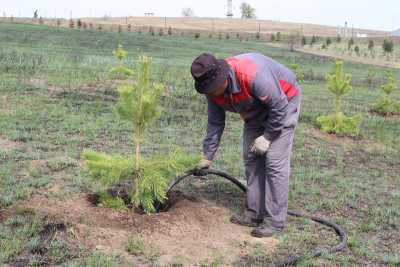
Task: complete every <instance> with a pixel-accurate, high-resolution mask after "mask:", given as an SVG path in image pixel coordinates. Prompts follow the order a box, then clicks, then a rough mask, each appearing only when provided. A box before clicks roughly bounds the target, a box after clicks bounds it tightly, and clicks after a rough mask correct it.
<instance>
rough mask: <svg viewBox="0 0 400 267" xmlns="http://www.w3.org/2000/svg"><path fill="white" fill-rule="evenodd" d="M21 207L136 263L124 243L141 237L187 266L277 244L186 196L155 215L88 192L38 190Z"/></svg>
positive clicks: (164, 258)
mask: <svg viewBox="0 0 400 267" xmlns="http://www.w3.org/2000/svg"><path fill="white" fill-rule="evenodd" d="M22 205H23V206H24V207H25V208H29V209H33V210H34V211H35V212H36V213H39V214H41V215H45V216H52V217H55V218H57V219H58V220H60V221H62V222H64V223H65V224H66V225H67V226H68V227H69V228H70V231H71V232H72V233H74V235H75V237H76V238H77V239H78V240H79V241H80V242H81V243H82V244H84V245H85V247H87V248H89V249H99V250H101V251H102V252H105V253H108V254H115V253H117V254H120V255H123V256H125V257H126V258H127V259H128V260H131V261H132V262H134V261H135V260H136V259H135V257H132V256H131V255H129V254H128V253H127V252H126V246H127V244H128V241H129V240H130V239H132V238H137V237H140V238H141V239H143V240H144V241H145V242H146V243H148V244H149V245H151V246H152V247H154V248H156V249H157V251H158V252H159V259H158V261H159V262H160V263H162V264H171V263H174V262H176V260H177V259H179V263H182V264H184V266H188V265H189V266H193V265H197V264H200V263H204V262H212V261H213V260H215V259H219V260H220V261H222V262H221V263H222V264H223V265H230V264H232V262H233V261H235V260H237V259H238V258H239V257H240V256H241V255H243V254H244V253H246V252H248V249H249V248H251V247H253V246H255V245H258V246H260V245H261V246H263V247H264V248H265V250H267V251H268V250H269V251H271V250H272V249H273V248H274V247H275V246H276V244H277V243H278V241H277V240H276V239H273V238H265V239H257V238H253V237H251V236H250V228H247V227H240V226H237V225H233V224H231V223H230V222H229V215H230V214H229V211H228V210H227V209H224V208H221V207H216V206H213V205H212V204H211V203H208V202H206V201H205V200H195V199H188V198H186V197H183V198H181V199H180V200H178V201H177V203H175V205H174V206H173V207H171V209H170V210H169V211H168V212H163V213H159V214H151V215H139V214H132V213H131V211H115V210H111V209H107V208H101V207H96V206H94V205H93V204H91V203H90V202H89V201H88V200H87V195H86V194H76V195H72V196H70V197H67V198H65V199H56V198H52V197H48V196H46V194H36V195H34V196H33V197H32V198H31V199H29V200H28V201H26V202H24V203H23V204H22Z"/></svg>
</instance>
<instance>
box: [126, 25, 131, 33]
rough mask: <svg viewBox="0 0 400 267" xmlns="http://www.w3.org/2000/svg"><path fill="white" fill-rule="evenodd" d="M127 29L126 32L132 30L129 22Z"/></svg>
mask: <svg viewBox="0 0 400 267" xmlns="http://www.w3.org/2000/svg"><path fill="white" fill-rule="evenodd" d="M127 31H128V32H131V31H132V25H131V24H128V26H127Z"/></svg>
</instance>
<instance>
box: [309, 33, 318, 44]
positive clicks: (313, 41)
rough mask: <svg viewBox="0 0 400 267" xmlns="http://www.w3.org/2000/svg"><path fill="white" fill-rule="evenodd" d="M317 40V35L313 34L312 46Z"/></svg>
mask: <svg viewBox="0 0 400 267" xmlns="http://www.w3.org/2000/svg"><path fill="white" fill-rule="evenodd" d="M316 42H317V37H316V36H315V35H313V36H312V37H311V41H310V46H313V45H314V44H315V43H316Z"/></svg>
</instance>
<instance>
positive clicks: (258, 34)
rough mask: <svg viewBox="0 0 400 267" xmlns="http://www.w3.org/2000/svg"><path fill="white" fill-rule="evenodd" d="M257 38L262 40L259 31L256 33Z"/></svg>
mask: <svg viewBox="0 0 400 267" xmlns="http://www.w3.org/2000/svg"><path fill="white" fill-rule="evenodd" d="M256 39H257V40H260V32H257V33H256Z"/></svg>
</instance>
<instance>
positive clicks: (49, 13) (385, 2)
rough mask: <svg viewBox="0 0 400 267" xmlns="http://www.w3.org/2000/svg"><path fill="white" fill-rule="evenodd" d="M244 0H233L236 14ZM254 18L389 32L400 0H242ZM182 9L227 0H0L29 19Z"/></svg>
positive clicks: (398, 24) (204, 8)
mask: <svg viewBox="0 0 400 267" xmlns="http://www.w3.org/2000/svg"><path fill="white" fill-rule="evenodd" d="M242 2H243V1H242V0H241V1H236V0H233V6H234V9H233V10H234V16H235V17H239V16H240V11H239V6H240V4H241V3H242ZM245 2H247V3H249V4H250V5H252V6H253V7H254V8H255V9H256V15H257V17H258V18H259V19H272V20H281V21H292V22H306V23H316V24H324V25H332V26H338V25H343V24H344V22H345V21H348V24H349V26H352V25H354V27H359V28H368V29H378V30H393V29H398V28H400V0H297V1H296V0H274V1H272V0H246V1H245ZM182 8H192V9H193V10H194V13H195V15H196V16H199V17H224V16H225V14H226V8H227V0H200V1H199V0H198V1H196V0H183V1H175V0H169V1H168V0H145V1H143V0H142V1H138V0H130V1H128V0H113V1H101V0H34V1H33V0H0V15H1V16H3V14H4V12H5V13H6V14H7V16H9V15H13V16H15V17H17V16H27V17H32V16H33V12H34V10H35V9H38V10H39V15H40V16H43V17H54V16H57V17H67V18H69V16H70V12H71V11H72V16H73V17H84V16H104V15H105V14H108V15H111V16H142V15H143V14H144V13H145V12H154V13H155V15H156V16H169V17H178V16H181V11H182Z"/></svg>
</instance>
